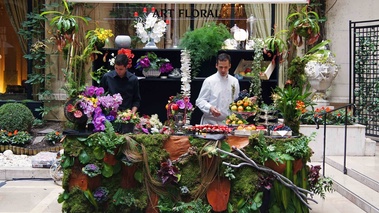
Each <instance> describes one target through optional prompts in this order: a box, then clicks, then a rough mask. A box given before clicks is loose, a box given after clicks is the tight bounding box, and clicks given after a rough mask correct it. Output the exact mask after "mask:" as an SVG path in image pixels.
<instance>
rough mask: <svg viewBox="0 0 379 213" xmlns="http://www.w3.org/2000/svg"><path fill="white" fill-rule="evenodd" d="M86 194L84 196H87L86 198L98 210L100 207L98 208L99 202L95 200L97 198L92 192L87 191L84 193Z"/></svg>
mask: <svg viewBox="0 0 379 213" xmlns="http://www.w3.org/2000/svg"><path fill="white" fill-rule="evenodd" d="M83 193H84V196H86V198H87V199H88V201H89V202H90V203H91V204H92V205H93V206H94V207H95V208H96V209H98V206H97V202H96V200H95V198H94V197H93V195H92V192H91V191H90V190H85V191H83Z"/></svg>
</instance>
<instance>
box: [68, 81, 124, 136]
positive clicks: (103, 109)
mask: <svg viewBox="0 0 379 213" xmlns="http://www.w3.org/2000/svg"><path fill="white" fill-rule="evenodd" d="M121 103H122V97H121V95H120V94H118V93H117V94H114V95H109V94H108V95H105V94H104V88H102V87H95V86H89V87H86V89H85V91H84V92H83V93H82V94H81V95H79V96H78V99H77V100H76V102H75V104H74V105H73V104H69V105H67V107H66V110H67V111H68V112H70V113H73V114H74V116H75V117H76V118H78V119H79V118H81V117H82V116H83V115H86V116H87V117H88V119H89V120H90V122H91V123H92V124H93V125H94V131H95V132H99V131H104V130H105V121H106V120H108V121H110V122H112V121H114V120H115V118H116V116H117V110H118V107H119V106H120V104H121Z"/></svg>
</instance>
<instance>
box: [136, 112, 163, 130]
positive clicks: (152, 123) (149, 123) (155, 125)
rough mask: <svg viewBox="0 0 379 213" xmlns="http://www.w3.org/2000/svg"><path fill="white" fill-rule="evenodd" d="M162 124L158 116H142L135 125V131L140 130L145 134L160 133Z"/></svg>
mask: <svg viewBox="0 0 379 213" xmlns="http://www.w3.org/2000/svg"><path fill="white" fill-rule="evenodd" d="M162 127H163V124H162V122H161V121H160V120H159V118H158V114H153V115H151V116H149V115H143V116H142V117H141V118H140V122H139V123H138V124H137V127H136V128H137V129H140V130H142V132H143V133H146V134H154V133H161V130H162Z"/></svg>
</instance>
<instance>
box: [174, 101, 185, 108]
mask: <svg viewBox="0 0 379 213" xmlns="http://www.w3.org/2000/svg"><path fill="white" fill-rule="evenodd" d="M176 104H177V105H178V107H179V109H184V108H185V107H186V104H185V103H184V101H183V99H180V100H177V101H176Z"/></svg>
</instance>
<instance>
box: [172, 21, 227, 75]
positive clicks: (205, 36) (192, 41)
mask: <svg viewBox="0 0 379 213" xmlns="http://www.w3.org/2000/svg"><path fill="white" fill-rule="evenodd" d="M228 38H231V34H230V32H229V30H228V29H227V28H226V26H225V25H223V24H216V23H215V22H210V23H207V24H206V25H205V26H203V27H200V28H197V29H195V30H193V31H188V32H186V33H185V34H184V36H183V38H182V40H181V42H180V44H179V47H181V48H183V49H186V50H188V51H189V52H190V55H191V68H192V71H193V73H192V76H193V77H196V76H197V74H198V72H199V71H200V65H201V63H202V62H203V61H205V60H209V59H211V58H212V57H213V56H216V55H217V53H218V51H219V50H220V49H221V48H222V45H223V43H224V41H225V40H226V39H228Z"/></svg>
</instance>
